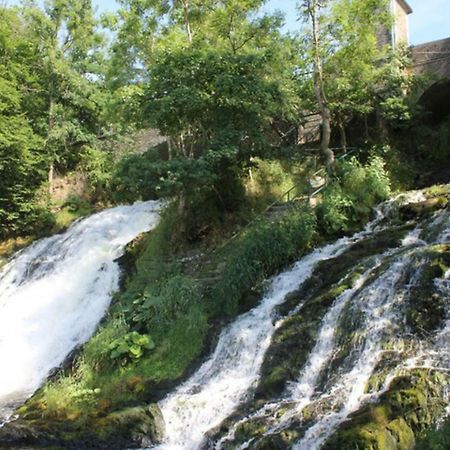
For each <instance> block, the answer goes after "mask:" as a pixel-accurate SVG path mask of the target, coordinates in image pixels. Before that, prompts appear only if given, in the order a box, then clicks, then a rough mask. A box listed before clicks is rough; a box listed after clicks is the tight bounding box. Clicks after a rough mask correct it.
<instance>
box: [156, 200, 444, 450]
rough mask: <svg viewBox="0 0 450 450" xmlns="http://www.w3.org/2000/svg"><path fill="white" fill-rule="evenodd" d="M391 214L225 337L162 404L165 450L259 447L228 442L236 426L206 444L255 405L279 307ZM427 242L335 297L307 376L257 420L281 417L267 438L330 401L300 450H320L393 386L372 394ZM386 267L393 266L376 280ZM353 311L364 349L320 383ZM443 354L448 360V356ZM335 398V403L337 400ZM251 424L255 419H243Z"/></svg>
mask: <svg viewBox="0 0 450 450" xmlns="http://www.w3.org/2000/svg"><path fill="white" fill-rule="evenodd" d="M411 200H413V201H417V200H421V197H420V195H417V196H414V197H413V198H412V199H411ZM390 208H391V204H387V205H385V206H384V207H383V208H382V209H380V210H379V212H378V214H377V218H376V219H375V220H374V221H373V222H372V223H370V224H369V225H368V226H367V228H366V229H365V230H364V231H363V232H361V233H358V234H356V235H355V236H353V237H351V238H343V239H340V240H338V241H336V242H335V243H334V244H330V245H327V246H325V247H324V248H322V249H318V250H316V251H314V252H313V253H311V254H310V255H308V256H306V257H304V258H303V259H301V260H300V261H299V262H298V263H296V264H295V265H294V266H293V267H292V268H291V269H290V270H288V271H286V272H284V273H282V274H280V275H278V276H277V277H275V278H273V279H272V280H271V282H270V285H269V288H268V289H267V292H266V295H265V296H264V298H263V300H262V302H261V303H260V304H259V305H258V306H257V307H255V308H254V309H253V310H251V311H249V312H248V313H246V314H244V315H242V316H240V317H239V318H238V319H237V320H236V321H235V322H234V323H232V324H231V325H229V326H228V327H227V328H226V329H225V330H224V331H223V332H222V333H221V335H220V339H219V342H218V345H217V347H216V349H215V351H214V353H213V355H212V356H211V357H210V358H209V359H208V360H207V361H206V362H205V363H204V364H203V365H202V366H201V367H200V369H199V370H198V371H197V372H196V373H195V374H194V375H193V376H192V377H191V378H190V379H188V380H187V381H186V382H185V383H184V384H182V385H181V386H180V387H179V388H178V389H176V390H175V391H174V392H173V393H171V394H170V395H169V396H168V397H167V398H166V399H165V400H163V401H162V402H161V403H160V407H161V410H162V413H163V416H164V419H165V422H166V436H167V437H166V440H165V442H164V443H163V444H161V445H159V446H157V448H158V449H160V450H177V449H179V450H181V449H183V450H194V449H199V448H203V446H204V445H208V448H217V449H219V448H242V449H243V448H253V439H252V440H250V441H248V442H246V443H241V444H240V445H239V446H237V445H235V444H228V445H227V443H228V440H229V439H230V440H231V441H232V439H233V434H234V430H235V429H236V426H235V427H233V428H232V430H231V431H230V432H229V433H228V434H227V435H226V436H225V437H222V438H221V439H220V440H219V441H217V442H216V443H215V444H213V445H214V446H213V447H211V445H212V444H211V443H209V444H206V441H207V438H205V435H206V434H207V432H208V431H210V430H212V429H214V428H215V427H217V426H218V425H220V424H221V423H222V422H223V421H224V419H226V418H227V417H228V416H230V414H232V413H233V412H234V411H236V409H237V408H238V406H239V405H240V404H243V403H244V402H246V401H247V400H251V398H252V394H253V392H254V388H255V387H256V384H257V382H258V380H259V374H260V368H261V365H262V362H263V359H264V354H265V352H266V350H267V348H268V347H269V345H270V341H271V337H272V335H273V334H274V332H275V330H276V329H277V328H278V327H279V326H280V325H281V324H282V323H283V321H284V319H283V318H282V319H278V320H276V319H275V318H274V310H275V307H276V306H277V305H279V304H281V303H282V302H283V301H284V299H285V298H286V295H287V294H288V293H289V292H292V291H295V290H297V289H298V288H299V287H300V286H301V285H302V284H303V283H304V282H305V281H306V280H307V279H308V278H309V277H310V275H311V274H312V272H313V271H314V268H315V267H316V265H317V264H318V263H319V262H320V261H323V260H325V259H330V258H334V257H336V256H338V255H340V254H341V253H343V252H344V251H346V250H347V249H348V248H350V247H351V246H352V245H353V244H355V243H356V242H359V241H360V240H361V239H363V238H365V237H367V236H368V235H369V234H370V233H372V232H373V231H374V230H378V231H379V230H380V229H383V225H382V224H383V222H385V218H386V215H387V214H388V213H389V212H390ZM444 215H445V217H444V218H443V217H437V218H435V219H434V222H433V223H436V224H439V225H440V227H441V228H442V231H441V233H440V234H439V236H438V237H437V238H435V239H434V240H433V242H447V239H448V223H447V221H448V217H449V214H448V212H447V213H445V214H444ZM421 236H422V229H421V228H416V229H414V230H413V231H411V232H410V233H408V234H407V236H406V237H405V238H404V239H403V242H402V245H401V246H400V247H399V248H397V249H394V250H392V251H387V252H386V253H385V254H380V255H378V256H377V257H374V258H373V262H372V264H371V265H370V268H369V269H368V270H367V271H366V272H365V273H364V274H362V275H361V276H360V278H359V280H357V281H356V283H355V284H354V285H353V287H352V288H351V289H348V290H347V291H345V292H344V293H343V294H341V295H340V296H339V297H338V298H336V299H335V301H334V304H333V306H332V307H331V308H330V309H329V311H328V313H327V314H326V315H325V317H324V319H323V322H322V324H321V328H320V330H319V333H318V338H317V341H316V344H315V347H314V349H313V350H312V352H311V354H310V356H309V359H308V361H307V363H306V365H305V366H304V368H303V370H302V373H301V374H299V378H298V381H297V382H296V383H294V384H292V385H290V387H289V389H288V390H287V392H286V393H285V395H284V396H283V397H282V398H280V400H279V401H278V402H275V403H271V404H267V405H265V406H264V407H263V408H261V409H260V410H259V411H257V412H256V413H255V412H254V413H253V414H252V415H250V416H249V418H254V417H255V416H258V415H260V416H264V415H273V416H275V413H276V420H275V421H274V422H275V423H276V425H275V426H274V427H272V428H270V429H269V431H268V432H266V434H267V435H270V434H271V433H276V432H278V431H280V430H283V429H284V428H288V427H289V426H290V425H291V419H292V418H298V417H301V412H302V410H303V408H304V407H305V406H307V405H310V404H313V403H320V402H321V401H329V402H330V405H332V407H331V408H330V409H329V412H328V413H324V414H323V415H320V416H318V417H317V419H316V420H315V421H313V423H312V424H309V426H308V428H307V429H306V431H305V434H304V437H303V438H302V439H301V440H300V441H299V442H297V444H295V445H294V447H293V448H295V449H297V450H312V449H317V448H320V446H321V445H322V444H323V442H324V441H325V440H326V439H327V437H328V436H330V435H331V434H332V432H333V431H334V430H335V429H336V428H337V427H338V426H339V424H340V423H342V421H343V420H345V419H346V418H347V417H348V415H349V414H350V413H351V412H352V411H355V410H356V409H358V408H359V407H360V406H361V405H362V404H364V402H366V401H371V400H373V399H374V398H375V397H376V396H377V395H380V394H381V392H383V389H386V388H387V386H388V384H389V380H391V379H392V377H393V376H394V375H393V374H392V376H387V377H386V381H385V385H384V386H383V388H382V389H381V390H380V391H378V392H376V393H367V392H366V386H367V382H368V380H369V379H370V377H371V375H372V374H373V372H374V369H375V367H376V366H377V364H378V363H379V361H380V359H381V357H382V355H383V352H384V348H383V342H385V340H386V339H389V338H392V339H394V340H395V336H396V334H397V333H401V332H402V331H403V328H402V326H401V325H400V324H401V322H402V320H401V318H400V314H401V305H402V303H403V301H404V296H405V295H406V294H407V293H408V289H409V286H408V284H406V285H405V286H403V287H402V288H400V286H402V283H405V280H406V273H407V272H408V270H410V261H411V258H412V256H413V255H414V254H415V253H417V252H420V251H421V248H422V247H424V246H425V245H426V242H425V241H424V240H422V239H421ZM380 265H384V266H386V267H384V268H383V270H382V271H381V274H379V275H378V276H376V277H374V279H372V278H373V273H374V272H375V271H376V270H377V269H378V268H379V267H380ZM442 283H444V281H443V282H442ZM443 286H444V287H445V288H447V284H445V283H444V284H443ZM449 293H450V291H446V295H447V296H448V295H449ZM301 307H302V305H301V304H300V305H298V306H297V307H296V308H295V311H293V313H298V312H299V311H300V313H301ZM347 307H350V308H352V309H353V310H354V311H355V316H358V317H360V321H361V323H360V324H359V328H358V330H359V331H358V333H360V337H359V339H358V340H357V342H358V343H359V347H356V348H354V349H353V350H352V351H351V352H350V355H348V357H346V358H345V363H346V364H345V365H344V367H343V368H342V369H340V373H339V376H335V377H334V378H330V379H329V380H328V384H327V383H326V382H325V383H322V385H319V379H320V378H321V376H322V375H323V371H324V370H325V369H326V367H327V366H329V365H330V364H331V363H332V361H333V358H334V357H336V355H337V353H338V349H337V348H336V347H337V345H338V342H337V337H336V336H335V334H336V330H337V329H338V327H339V321H340V319H341V316H342V314H343V311H344V309H345V308H347ZM447 328H448V327H447ZM441 334H442V336H441V338H440V339H445V338H448V336H447V334H448V333H447V334H446V333H445V332H444V330H442V332H441ZM439 354H440V355H441V356H442V352H439ZM445 364H448V361H446V362H445ZM332 398H334V399H335V400H333V401H330V399H332ZM286 404H289V405H290V407H289V408H288V410H287V412H285V413H283V415H281V417H280V414H279V413H278V411H279V410H280V409H281V407H283V408H285V406H286ZM292 405H294V406H292ZM245 420H248V418H247V419H243V420H242V421H245ZM242 421H240V422H237V423H236V424H235V425H237V424H239V423H241V422H242ZM230 445H231V447H230Z"/></svg>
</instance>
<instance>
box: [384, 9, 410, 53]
mask: <svg viewBox="0 0 450 450" xmlns="http://www.w3.org/2000/svg"><path fill="white" fill-rule="evenodd" d="M390 10H391V14H392V16H393V17H394V23H393V25H392V27H391V28H390V29H389V28H386V29H383V30H380V32H379V34H378V40H379V43H380V45H381V46H384V45H388V44H389V45H392V47H394V48H395V47H397V46H398V45H399V44H401V43H404V44H406V45H408V44H409V20H408V15H409V14H411V13H412V12H413V10H412V8H411V6H409V5H408V3H407V2H406V0H390Z"/></svg>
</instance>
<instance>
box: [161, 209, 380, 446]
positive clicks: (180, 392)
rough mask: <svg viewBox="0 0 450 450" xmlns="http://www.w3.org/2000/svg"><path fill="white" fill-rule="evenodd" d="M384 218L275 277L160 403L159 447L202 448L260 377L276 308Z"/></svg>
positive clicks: (273, 329) (274, 325) (309, 256)
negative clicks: (324, 263) (162, 435)
mask: <svg viewBox="0 0 450 450" xmlns="http://www.w3.org/2000/svg"><path fill="white" fill-rule="evenodd" d="M383 217H384V215H383V214H379V215H377V218H376V219H375V220H374V221H373V222H371V223H369V224H368V225H367V227H366V229H365V230H364V231H362V232H360V233H357V234H355V235H354V236H353V237H350V238H348V237H345V238H342V239H339V240H338V241H336V242H335V243H334V244H330V245H327V246H325V247H323V248H321V249H318V250H316V251H314V252H313V253H311V254H310V255H308V256H306V257H304V258H303V259H301V260H300V261H299V262H298V263H296V264H295V265H294V266H293V268H292V269H290V270H288V271H286V272H284V273H282V274H280V275H278V276H276V277H275V278H274V279H273V280H272V282H271V284H270V288H269V289H268V291H267V294H266V295H265V297H264V298H263V300H262V302H261V303H260V304H259V305H258V306H257V307H255V308H254V309H252V310H251V311H249V312H248V313H246V314H243V315H242V316H240V317H239V318H238V319H237V320H236V321H235V322H234V323H232V324H231V325H230V326H228V327H227V328H226V329H225V330H224V331H223V332H222V333H221V335H220V338H219V342H218V344H217V346H216V349H215V351H214V353H213V355H212V356H211V357H210V358H209V359H208V360H207V361H206V362H205V363H204V364H203V365H202V366H201V367H200V369H199V370H198V371H197V372H196V373H195V374H194V375H193V376H192V377H191V378H190V379H189V380H187V381H186V382H185V383H184V384H182V385H181V386H180V387H179V388H178V389H176V390H175V391H174V392H173V393H172V394H170V395H169V396H168V397H167V398H166V399H165V400H163V401H162V402H161V403H160V407H161V411H162V413H163V416H164V420H165V423H166V436H167V437H166V440H165V442H164V443H163V444H162V445H160V446H158V447H157V448H158V449H160V450H177V449H179V450H181V449H183V450H191V449H196V448H198V447H199V446H200V445H201V442H202V440H203V438H204V435H205V433H206V432H207V431H209V430H211V429H212V428H214V427H215V426H217V425H219V424H220V423H221V422H222V421H223V420H224V419H225V418H226V417H227V416H228V415H229V414H231V413H232V412H233V411H234V410H235V409H236V407H237V406H238V405H239V404H240V403H242V402H243V401H244V400H245V399H246V398H247V396H248V395H249V394H250V392H251V389H252V387H254V386H255V384H256V382H257V380H258V378H259V371H260V368H261V365H262V362H263V358H264V354H265V352H266V350H267V348H268V346H269V344H270V339H271V337H272V335H273V333H274V331H275V330H276V328H277V326H279V325H280V323H281V321H280V322H278V323H275V324H274V323H273V317H272V316H273V310H274V308H275V307H276V306H277V305H279V304H281V303H282V302H283V301H284V299H285V297H286V295H287V294H288V293H290V292H293V291H295V290H297V289H298V288H299V287H300V286H301V285H302V284H303V282H304V281H305V280H307V279H308V278H309V277H310V275H311V273H312V271H313V269H314V267H315V266H316V264H317V263H319V262H320V261H322V260H325V259H329V258H332V257H335V256H338V255H339V254H341V253H343V252H344V251H345V250H346V249H347V248H348V247H349V246H350V245H352V244H354V243H355V242H358V241H359V240H361V239H363V238H364V237H366V236H367V235H368V234H370V233H371V232H372V231H373V230H374V229H375V228H376V226H377V224H378V223H379V222H380V220H381V219H382V218H383ZM296 310H298V307H297V308H296Z"/></svg>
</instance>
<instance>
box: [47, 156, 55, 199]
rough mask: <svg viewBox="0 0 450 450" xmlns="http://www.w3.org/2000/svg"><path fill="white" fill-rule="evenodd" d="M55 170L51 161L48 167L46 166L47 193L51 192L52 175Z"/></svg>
mask: <svg viewBox="0 0 450 450" xmlns="http://www.w3.org/2000/svg"><path fill="white" fill-rule="evenodd" d="M54 172H55V166H54V165H53V162H51V163H50V167H49V168H48V193H49V194H50V195H52V194H53V177H54Z"/></svg>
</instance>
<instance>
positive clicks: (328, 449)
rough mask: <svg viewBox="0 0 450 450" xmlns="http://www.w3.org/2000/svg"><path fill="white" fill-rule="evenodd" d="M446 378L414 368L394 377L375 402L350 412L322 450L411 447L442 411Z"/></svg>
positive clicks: (403, 448)
mask: <svg viewBox="0 0 450 450" xmlns="http://www.w3.org/2000/svg"><path fill="white" fill-rule="evenodd" d="M449 382H450V380H449V379H448V377H447V375H445V374H442V373H439V372H438V371H434V372H429V371H428V370H414V371H412V372H410V373H408V374H406V375H403V376H400V377H397V378H396V379H394V380H393V382H392V383H391V385H390V387H389V389H388V391H387V392H386V393H384V394H383V395H381V397H380V399H379V401H378V404H376V405H368V406H365V407H363V408H362V409H361V410H359V411H357V412H356V413H354V414H352V416H351V419H352V420H350V421H348V422H344V423H343V424H342V425H341V427H340V428H339V430H338V431H337V432H335V433H334V434H333V435H332V436H331V437H330V438H329V440H328V441H327V443H326V444H325V446H324V450H335V449H337V448H339V449H340V450H353V449H364V450H366V449H372V450H386V449H392V450H411V449H412V448H413V447H414V445H415V442H416V438H417V436H419V435H420V434H421V433H422V432H423V431H424V430H426V429H428V428H430V427H431V426H432V425H433V423H434V422H435V421H436V420H438V419H439V418H440V417H441V416H442V414H443V413H444V408H445V406H446V402H445V400H444V398H445V390H446V388H447V386H448V384H449Z"/></svg>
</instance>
